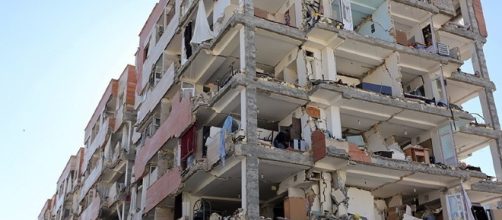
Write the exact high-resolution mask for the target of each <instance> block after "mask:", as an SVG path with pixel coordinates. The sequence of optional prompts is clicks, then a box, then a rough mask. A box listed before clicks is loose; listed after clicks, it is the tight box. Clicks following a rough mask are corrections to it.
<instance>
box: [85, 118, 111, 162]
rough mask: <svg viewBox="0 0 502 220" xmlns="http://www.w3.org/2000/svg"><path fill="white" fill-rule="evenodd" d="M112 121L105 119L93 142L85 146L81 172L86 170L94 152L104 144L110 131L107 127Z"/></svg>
mask: <svg viewBox="0 0 502 220" xmlns="http://www.w3.org/2000/svg"><path fill="white" fill-rule="evenodd" d="M112 121H113V120H112V118H108V119H106V122H105V123H103V125H102V127H101V129H100V130H99V131H98V134H97V135H96V137H95V138H94V140H93V141H92V142H91V143H90V144H89V145H88V146H87V148H86V150H85V155H84V163H83V165H82V169H83V170H86V169H87V165H88V164H89V160H90V159H91V158H92V155H94V152H96V150H97V149H98V148H100V147H101V146H103V144H104V143H105V141H106V139H107V136H108V132H109V130H110V127H109V125H110V123H111V122H112Z"/></svg>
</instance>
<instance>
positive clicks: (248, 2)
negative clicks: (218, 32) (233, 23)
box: [239, 0, 254, 16]
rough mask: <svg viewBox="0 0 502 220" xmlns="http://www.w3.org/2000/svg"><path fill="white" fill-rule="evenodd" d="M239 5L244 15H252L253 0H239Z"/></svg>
mask: <svg viewBox="0 0 502 220" xmlns="http://www.w3.org/2000/svg"><path fill="white" fill-rule="evenodd" d="M239 7H240V9H241V10H242V13H244V14H245V15H249V16H254V0H239Z"/></svg>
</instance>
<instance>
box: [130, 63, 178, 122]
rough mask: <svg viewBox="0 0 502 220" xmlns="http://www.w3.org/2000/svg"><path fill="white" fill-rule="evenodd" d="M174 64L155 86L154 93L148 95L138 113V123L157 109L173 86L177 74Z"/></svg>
mask: <svg viewBox="0 0 502 220" xmlns="http://www.w3.org/2000/svg"><path fill="white" fill-rule="evenodd" d="M175 72H176V71H175V67H174V63H173V64H171V66H170V67H169V68H167V70H166V72H165V73H164V75H163V76H162V78H161V79H160V81H159V82H158V84H157V85H156V86H155V88H154V89H153V91H152V92H150V94H148V98H147V99H146V100H145V102H143V103H142V104H141V106H140V108H139V111H138V119H137V120H138V121H139V122H140V121H142V120H143V119H144V118H145V117H146V115H147V114H148V113H149V112H150V111H152V110H153V108H155V106H156V105H157V104H158V103H159V102H160V100H161V99H162V97H164V94H165V93H166V92H167V90H168V89H169V88H171V86H172V85H173V82H174V74H175Z"/></svg>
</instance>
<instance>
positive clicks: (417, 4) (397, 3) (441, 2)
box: [390, 0, 455, 25]
mask: <svg viewBox="0 0 502 220" xmlns="http://www.w3.org/2000/svg"><path fill="white" fill-rule="evenodd" d="M390 8H391V11H392V14H393V15H395V14H396V13H400V15H398V16H399V17H402V18H406V19H407V20H415V21H423V20H424V17H414V16H413V14H417V12H418V11H422V13H421V14H424V13H423V12H427V13H426V14H427V18H425V19H428V18H430V17H432V19H434V23H435V24H436V25H442V24H444V23H445V22H447V21H449V20H451V19H452V18H453V16H455V9H454V8H453V3H452V1H451V0H434V1H420V0H392V2H391V4H390Z"/></svg>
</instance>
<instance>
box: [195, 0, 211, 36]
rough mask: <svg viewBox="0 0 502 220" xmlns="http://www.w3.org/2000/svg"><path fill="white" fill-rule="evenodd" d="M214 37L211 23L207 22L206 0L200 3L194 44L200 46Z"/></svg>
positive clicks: (201, 0)
mask: <svg viewBox="0 0 502 220" xmlns="http://www.w3.org/2000/svg"><path fill="white" fill-rule="evenodd" d="M213 37H214V34H213V32H212V31H211V28H210V27H209V22H208V21H207V14H206V6H205V5H204V0H200V1H199V8H198V10H197V18H196V21H195V30H194V33H193V37H192V40H191V41H190V43H192V44H200V43H202V42H205V41H207V40H210V39H212V38H213Z"/></svg>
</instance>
